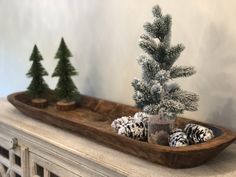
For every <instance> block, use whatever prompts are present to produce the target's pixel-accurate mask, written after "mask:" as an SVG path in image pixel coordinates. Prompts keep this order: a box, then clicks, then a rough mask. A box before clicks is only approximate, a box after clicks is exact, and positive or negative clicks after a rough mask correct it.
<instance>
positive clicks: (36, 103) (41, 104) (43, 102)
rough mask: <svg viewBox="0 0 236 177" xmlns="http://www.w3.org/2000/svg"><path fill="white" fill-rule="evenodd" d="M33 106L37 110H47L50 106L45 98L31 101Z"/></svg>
mask: <svg viewBox="0 0 236 177" xmlns="http://www.w3.org/2000/svg"><path fill="white" fill-rule="evenodd" d="M31 103H32V106H34V107H37V108H41V109H43V108H46V107H47V106H48V101H47V100H46V99H44V98H35V99H32V100H31Z"/></svg>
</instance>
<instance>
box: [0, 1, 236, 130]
mask: <svg viewBox="0 0 236 177" xmlns="http://www.w3.org/2000/svg"><path fill="white" fill-rule="evenodd" d="M157 3H158V4H159V5H160V6H161V7H162V9H163V11H164V13H170V14H171V15H172V17H173V28H172V31H173V33H172V41H173V44H176V43H178V42H181V43H183V44H184V45H185V46H186V49H185V51H184V52H183V53H182V55H181V57H180V59H179V60H178V62H177V64H183V65H193V66H195V67H196V69H197V70H198V73H197V74H196V75H195V76H193V77H191V78H188V79H182V80H178V81H179V82H180V83H181V84H182V86H183V87H184V88H185V89H189V90H192V91H195V92H197V93H199V94H200V97H201V100H200V107H199V111H198V112H193V113H187V112H186V113H185V116H187V117H191V118H195V119H199V120H202V121H207V122H214V123H216V124H220V125H223V126H226V127H229V128H231V129H234V130H236V110H235V107H236V95H235V91H236V82H235V80H236V75H235V74H234V71H235V69H236V51H235V48H236V23H235V16H236V2H235V1H234V0H228V1H223V0H214V1H210V0H198V1H196V0H188V1H186V0H178V1H171V0H160V1H157V0H156V1H154V0H149V1H141V0H50V1H48V0H34V1H32V0H31V1H30V0H20V1H18V0H0V97H3V96H6V95H8V94H9V93H11V92H15V91H19V90H24V89H25V88H26V87H27V86H28V84H29V82H30V80H29V79H27V78H26V77H25V73H26V72H27V71H28V69H29V67H30V64H31V63H30V62H29V61H28V59H29V56H30V54H31V51H32V48H33V45H34V44H35V43H37V45H38V47H39V49H40V51H41V53H42V55H43V57H44V58H45V61H44V62H43V64H44V66H45V67H46V69H47V70H48V71H49V73H50V74H51V73H52V72H53V69H54V67H55V64H56V62H57V61H56V60H55V59H53V57H54V54H55V52H56V50H57V48H58V45H59V41H60V38H61V37H62V36H64V38H65V40H66V42H67V45H68V46H69V48H70V50H71V51H72V53H73V54H74V58H72V59H71V61H72V62H73V64H74V65H75V66H76V68H78V70H79V72H80V75H79V76H78V77H75V78H74V81H75V82H76V84H77V86H78V88H79V90H80V91H81V92H82V93H84V94H88V95H93V96H96V97H101V98H105V99H109V100H114V101H118V102H122V103H127V104H134V102H133V100H132V94H133V88H132V87H131V85H130V82H131V81H132V78H133V77H140V73H141V68H140V67H139V66H138V64H137V63H136V58H137V56H138V55H139V54H141V53H142V51H141V49H140V48H139V47H138V39H139V35H140V34H141V33H142V32H143V28H142V25H143V23H144V22H145V21H151V20H152V14H151V8H152V6H153V5H155V4H157ZM46 81H47V82H48V83H49V85H50V86H51V88H54V87H55V84H56V82H57V79H55V78H53V79H52V78H50V77H47V78H46Z"/></svg>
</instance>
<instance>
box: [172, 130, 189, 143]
mask: <svg viewBox="0 0 236 177" xmlns="http://www.w3.org/2000/svg"><path fill="white" fill-rule="evenodd" d="M188 144H189V141H188V138H187V135H186V134H185V133H184V132H183V131H182V129H174V130H172V132H171V134H170V136H169V146H171V147H181V146H188Z"/></svg>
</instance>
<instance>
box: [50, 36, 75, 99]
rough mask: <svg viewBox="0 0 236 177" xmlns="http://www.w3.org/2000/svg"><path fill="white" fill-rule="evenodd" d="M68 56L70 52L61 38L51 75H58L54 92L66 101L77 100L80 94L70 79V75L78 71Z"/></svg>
mask: <svg viewBox="0 0 236 177" xmlns="http://www.w3.org/2000/svg"><path fill="white" fill-rule="evenodd" d="M69 57H72V54H71V52H70V50H69V49H68V47H67V45H66V43H65V41H64V39H63V38H62V39H61V43H60V46H59V48H58V50H57V53H56V56H55V58H56V59H59V61H58V64H57V66H56V68H55V70H54V72H53V74H52V77H55V76H57V77H59V81H58V83H57V86H56V89H55V92H56V95H57V96H58V97H59V98H60V99H63V100H66V101H71V100H77V99H78V98H79V95H80V94H79V91H78V90H77V87H76V86H75V84H74V82H73V80H72V79H71V76H74V75H77V74H78V73H77V71H76V69H75V68H74V67H73V66H72V64H71V63H70V60H69Z"/></svg>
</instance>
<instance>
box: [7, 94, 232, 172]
mask: <svg viewBox="0 0 236 177" xmlns="http://www.w3.org/2000/svg"><path fill="white" fill-rule="evenodd" d="M8 100H9V102H11V103H12V104H13V105H14V106H15V107H16V108H17V109H19V110H20V111H21V112H22V113H24V114H25V115H27V116H30V117H32V118H34V119H38V120H41V121H43V122H46V123H48V124H51V125H54V126H57V127H60V128H63V129H66V130H69V131H72V132H74V133H78V134H80V135H83V136H85V137H87V138H90V139H93V140H95V141H97V142H99V143H102V144H105V145H108V146H109V147H112V148H114V149H117V150H119V151H123V152H126V153H129V154H132V155H134V156H136V157H140V158H143V159H146V160H148V161H151V162H155V163H158V164H161V165H165V166H168V167H171V168H189V167H194V166H198V165H200V164H203V163H204V162H207V161H208V160H210V159H212V158H214V157H215V156H216V155H217V154H218V153H219V152H220V151H222V150H223V149H225V148H226V147H227V146H228V145H230V144H231V143H232V142H233V141H234V140H235V139H236V134H235V133H234V132H232V131H230V130H227V129H225V128H221V127H218V126H214V125H211V124H205V123H201V122H196V121H193V120H190V119H185V118H177V124H178V126H179V127H184V125H185V124H186V123H190V122H195V123H198V124H201V125H204V126H207V127H209V128H211V129H212V130H213V131H214V133H215V135H216V138H214V139H212V140H210V141H208V142H206V143H201V144H196V145H190V146H187V147H178V148H173V147H169V146H161V145H153V144H148V143H147V142H142V141H136V140H133V139H130V138H127V137H124V136H121V135H117V134H116V133H115V132H113V130H112V128H111V126H110V125H111V123H112V121H113V120H114V119H115V118H118V117H121V116H124V115H126V116H127V115H133V114H134V113H136V112H138V111H139V110H138V109H137V108H135V107H132V106H127V105H123V104H118V103H114V102H110V101H105V100H102V99H97V98H94V97H89V96H82V101H81V103H80V105H79V107H78V108H77V109H76V110H74V111H70V112H61V111H57V110H56V109H55V104H54V103H55V100H53V99H50V100H49V101H50V102H49V106H48V108H46V109H38V108H35V107H32V106H31V105H30V100H29V98H27V96H26V95H25V93H24V92H19V93H14V94H11V95H9V96H8Z"/></svg>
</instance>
